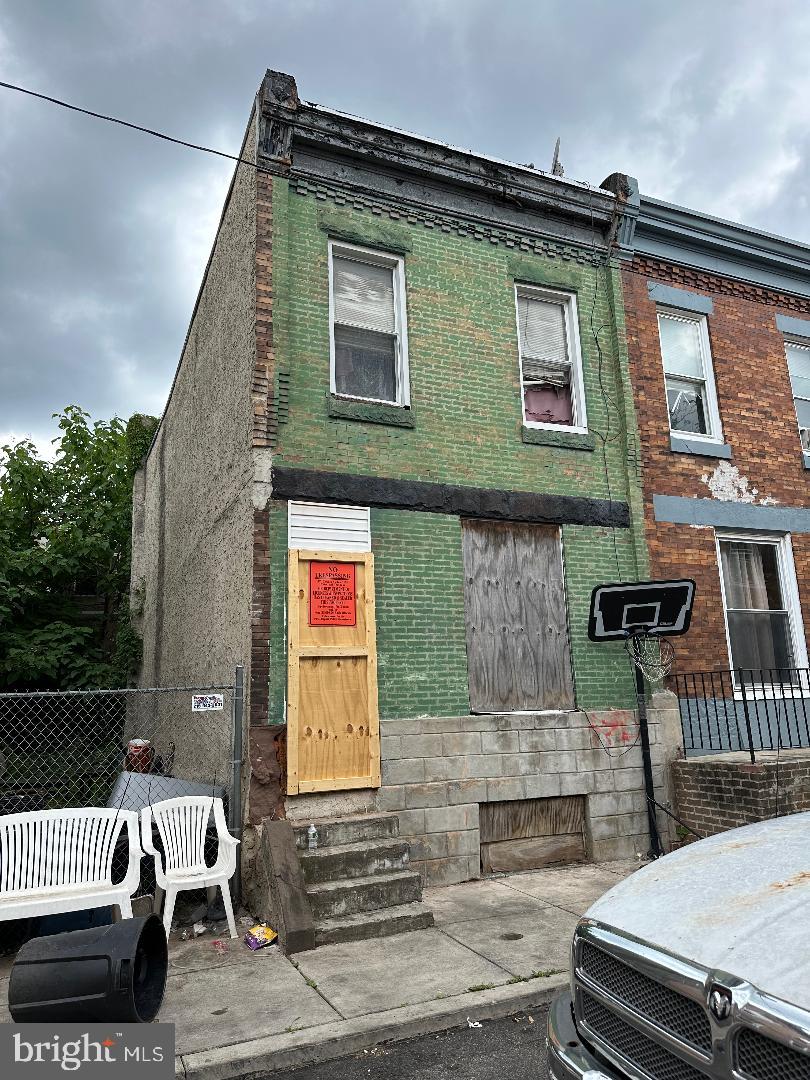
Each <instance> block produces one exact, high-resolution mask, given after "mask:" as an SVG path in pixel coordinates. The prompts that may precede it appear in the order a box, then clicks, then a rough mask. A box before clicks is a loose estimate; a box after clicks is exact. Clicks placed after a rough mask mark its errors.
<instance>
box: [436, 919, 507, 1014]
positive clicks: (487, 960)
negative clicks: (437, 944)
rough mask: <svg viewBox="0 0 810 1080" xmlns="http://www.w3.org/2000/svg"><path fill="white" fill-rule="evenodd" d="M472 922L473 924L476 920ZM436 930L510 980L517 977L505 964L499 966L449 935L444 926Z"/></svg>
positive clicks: (465, 943)
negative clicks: (497, 969) (499, 970)
mask: <svg viewBox="0 0 810 1080" xmlns="http://www.w3.org/2000/svg"><path fill="white" fill-rule="evenodd" d="M470 921H471V922H472V921H474V920H470ZM434 929H435V930H438V931H439V933H440V934H444V936H445V937H446V938H448V939H449V940H450V941H453V942H455V944H456V945H460V946H461V947H462V949H466V950H467V951H468V952H471V953H472V954H473V956H478V957H480V958H481V960H486V962H487V963H488V964H492V966H493V967H496V968H500V969H501V971H502V972H503V973H504V975H508V976H509V978H510V979H513V978H514V977H515V973H514V971H510V970H509V968H505V967H504V966H503V964H499V963H498V961H497V960H493V959H491V958H490V957H489V956H484V954H483V953H481V952H479V951H478V950H477V949H474V948H473V947H472V946H471V945H468V944H467V942H466V941H459V940H458V938H454V937H453V935H452V934H450V933H448V932H447V931H446V930H445V929H444V927H443V926H436V927H434ZM455 996H457V995H455Z"/></svg>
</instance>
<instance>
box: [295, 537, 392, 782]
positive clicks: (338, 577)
mask: <svg viewBox="0 0 810 1080" xmlns="http://www.w3.org/2000/svg"><path fill="white" fill-rule="evenodd" d="M288 575H289V582H288V585H289V589H288V608H287V618H288V627H287V630H288V652H289V656H288V674H287V793H288V794H295V793H297V792H305V791H340V790H344V789H347V788H368V787H379V786H380V724H379V714H378V711H377V645H376V628H375V604H374V556H373V555H372V554H371V553H370V552H346V551H302V550H300V549H296V550H292V551H290V553H289V565H288Z"/></svg>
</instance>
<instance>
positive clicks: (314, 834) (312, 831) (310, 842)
mask: <svg viewBox="0 0 810 1080" xmlns="http://www.w3.org/2000/svg"><path fill="white" fill-rule="evenodd" d="M317 846H318V830H317V829H316V828H315V826H314V825H310V827H309V828H308V829H307V847H308V848H309V850H310V851H314V850H315V848H316V847H317Z"/></svg>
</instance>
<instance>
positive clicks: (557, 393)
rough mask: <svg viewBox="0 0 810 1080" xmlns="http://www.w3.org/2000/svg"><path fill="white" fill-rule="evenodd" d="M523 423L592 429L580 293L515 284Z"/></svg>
mask: <svg viewBox="0 0 810 1080" xmlns="http://www.w3.org/2000/svg"><path fill="white" fill-rule="evenodd" d="M515 302H516V305H517V326H518V348H519V351H520V381H521V393H522V399H523V423H524V424H525V425H526V426H527V427H539V428H547V427H551V428H560V427H563V428H567V429H573V430H576V431H587V429H588V421H587V418H586V415H585V389H584V386H583V382H582V355H581V351H580V345H579V329H578V319H577V302H576V297H575V296H574V295H573V294H571V293H561V292H554V291H551V290H548V289H536V288H531V287H530V286H528V285H517V286H515Z"/></svg>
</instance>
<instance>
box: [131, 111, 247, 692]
mask: <svg viewBox="0 0 810 1080" xmlns="http://www.w3.org/2000/svg"><path fill="white" fill-rule="evenodd" d="M253 131H254V124H253V120H252V119H251V122H250V124H249V125H248V135H247V136H246V141H245V145H244V147H243V149H242V156H243V157H244V156H246V157H248V158H250V159H254V158H255V138H254V135H253ZM255 254H256V174H255V171H254V170H253V169H251V168H249V167H247V166H238V167H237V172H236V175H235V177H234V181H233V185H232V188H231V191H230V194H229V198H228V201H227V202H226V206H225V210H224V213H223V217H222V221H221V224H220V228H219V231H218V234H217V237H216V240H215V243H214V248H213V251H212V254H211V258H210V261H209V264H208V267H207V270H206V274H205V277H204V280H203V285H202V288H201V290H200V294H199V297H198V301H197V305H196V307H195V310H194V314H193V316H192V321H191V325H190V327H189V332H188V337H187V340H186V343H185V346H184V349H183V353H182V357H181V361H180V365H179V367H178V371H177V375H176V377H175V382H174V386H173V388H172V392H171V395H170V398H169V402H168V404H167V407H166V411H165V413H164V415H163V419H162V421H161V425H160V428H159V430H158V432H157V436H156V438H155V441H154V443H153V444H152V447H151V450H150V452H149V455H148V457H147V460H146V462H145V464H144V466H143V468H142V470H141V472H140V473H139V475H138V476H137V477H136V482H135V504H134V514H133V564H132V590H133V597H134V603H135V607H136V610H137V608H138V607H139V606H140V607H142V615H141V619H140V621H141V628H142V633H143V643H144V654H143V666H142V671H141V679H140V681H141V684H142V685H145V686H166V685H172V684H175V685H176V684H182V683H189V682H190V683H196V684H218V683H220V682H228V683H230V682H231V681H232V679H233V673H234V667H235V665H236V664H239V663H247V661H248V658H249V652H250V609H251V589H252V565H253V561H252V560H253V557H252V543H253V507H252V488H253V458H252V449H251V442H252V407H251V378H252V373H253V365H254V357H255V329H254V319H255V297H256V284H255V265H256V264H255Z"/></svg>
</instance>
